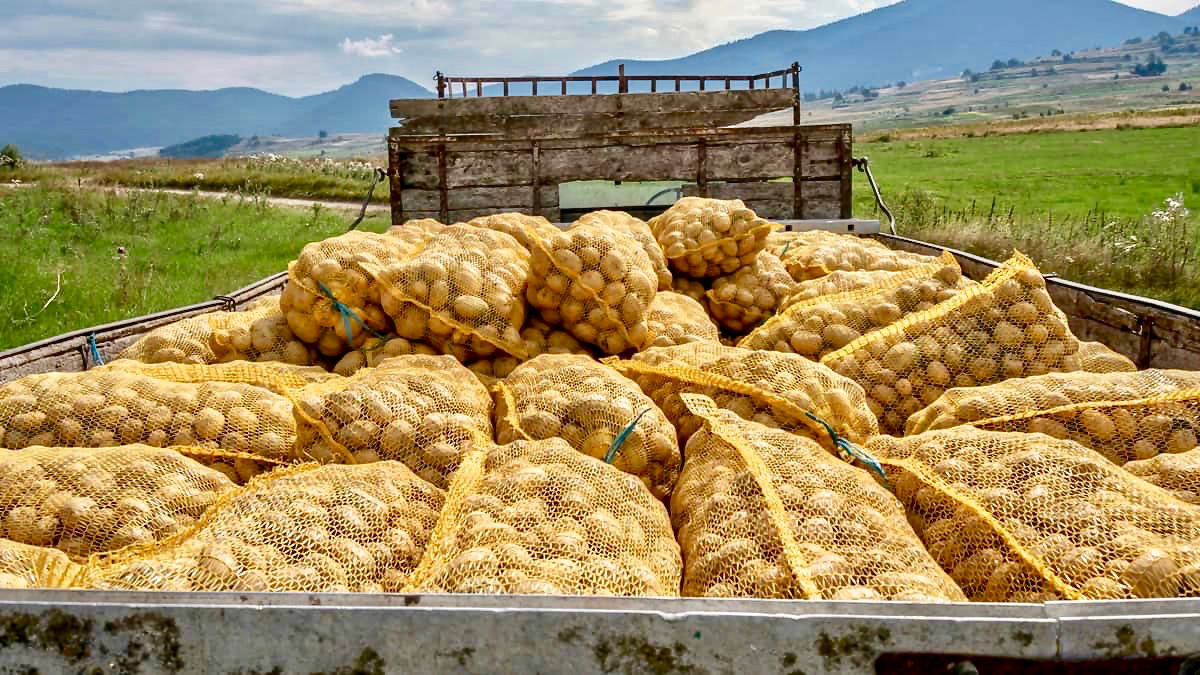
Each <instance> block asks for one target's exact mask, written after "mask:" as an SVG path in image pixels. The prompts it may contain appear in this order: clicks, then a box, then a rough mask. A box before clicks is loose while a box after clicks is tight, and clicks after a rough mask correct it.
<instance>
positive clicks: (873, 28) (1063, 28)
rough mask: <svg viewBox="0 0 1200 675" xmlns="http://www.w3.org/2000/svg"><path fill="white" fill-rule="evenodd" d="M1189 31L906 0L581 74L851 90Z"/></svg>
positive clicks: (1139, 19) (1135, 15)
mask: <svg viewBox="0 0 1200 675" xmlns="http://www.w3.org/2000/svg"><path fill="white" fill-rule="evenodd" d="M1192 11H1195V10H1192ZM1185 25H1187V23H1186V22H1185V21H1184V20H1182V19H1180V18H1178V17H1169V16H1166V15H1163V14H1157V13H1155V12H1148V11H1145V10H1140V9H1135V8H1133V7H1129V6H1127V5H1123V4H1120V3H1117V2H1112V1H1111V0H1053V1H1052V2H1046V1H1045V0H905V1H904V2H900V3H897V4H894V5H889V6H887V7H882V8H880V9H876V10H874V11H871V12H867V13H865V14H861V15H858V16H855V17H851V18H848V19H843V20H841V21H837V22H834V23H830V24H826V25H824V26H820V27H818V28H813V29H811V30H805V31H787V30H776V31H769V32H766V33H760V34H758V35H755V36H753V37H750V38H746V39H743V40H738V41H735V42H731V43H728V44H724V45H720V46H718V47H713V48H711V49H706V50H704V51H701V52H697V53H695V54H691V55H689V56H685V57H682V58H678V59H670V60H663V61H629V60H621V61H617V60H614V61H608V62H605V63H601V64H598V65H596V66H592V67H590V68H586V69H584V70H581V71H579V72H578V73H575V74H579V75H600V74H605V75H611V74H614V73H615V72H616V70H617V64H618V63H624V64H625V72H626V73H627V74H630V75H632V74H647V75H649V74H681V75H698V74H726V73H729V74H749V73H760V72H767V71H772V70H777V69H780V68H785V67H787V66H788V64H790V63H792V62H793V61H797V62H799V63H800V65H801V66H803V68H804V72H803V73H802V74H801V76H800V88H801V89H803V90H805V91H816V90H819V89H844V88H847V87H851V86H853V85H869V86H874V85H882V84H886V83H889V82H895V81H898V80H905V81H914V80H923V79H937V78H944V77H952V76H957V75H958V74H960V73H961V72H962V71H963V69H965V68H970V69H973V70H987V68H988V66H990V65H991V63H992V61H994V60H995V59H1000V58H1003V59H1005V60H1007V59H1009V58H1013V57H1015V58H1019V59H1027V58H1031V57H1034V56H1039V55H1048V54H1049V53H1050V52H1051V51H1052V50H1055V49H1058V50H1061V51H1063V52H1070V51H1072V50H1076V49H1083V48H1089V47H1095V46H1100V45H1116V44H1120V43H1121V42H1123V41H1124V40H1126V39H1127V38H1130V37H1134V36H1142V37H1146V36H1150V35H1154V34H1156V33H1158V32H1159V31H1163V30H1166V31H1170V32H1172V33H1178V32H1182V30H1183V27H1184V26H1185Z"/></svg>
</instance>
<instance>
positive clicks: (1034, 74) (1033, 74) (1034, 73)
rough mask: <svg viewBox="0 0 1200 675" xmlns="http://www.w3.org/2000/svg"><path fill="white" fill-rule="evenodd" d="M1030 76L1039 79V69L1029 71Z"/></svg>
mask: <svg viewBox="0 0 1200 675" xmlns="http://www.w3.org/2000/svg"><path fill="white" fill-rule="evenodd" d="M1029 76H1030V77H1037V76H1038V69H1037V68H1031V69H1030V70H1029Z"/></svg>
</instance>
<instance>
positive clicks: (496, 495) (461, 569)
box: [412, 438, 682, 597]
mask: <svg viewBox="0 0 1200 675" xmlns="http://www.w3.org/2000/svg"><path fill="white" fill-rule="evenodd" d="M681 567H682V563H681V561H680V557H679V544H677V543H676V542H675V536H674V534H673V533H672V531H671V521H670V517H669V516H668V515H667V509H666V507H665V506H663V504H662V502H660V501H658V499H656V498H655V497H654V496H653V495H651V494H650V491H649V490H647V489H646V486H645V485H643V484H642V482H641V481H639V480H638V479H637V478H635V477H633V476H631V475H629V474H627V473H625V472H623V471H620V470H618V469H617V468H615V467H613V466H610V465H608V464H605V463H604V462H603V461H601V460H598V459H594V458H592V457H587V456H585V455H582V454H580V453H579V452H577V451H576V450H575V449H574V448H572V447H571V446H570V445H569V444H568V443H567V442H566V441H564V440H562V439H560V438H554V439H549V440H544V441H516V442H514V443H511V444H509V445H502V446H494V445H486V444H483V445H480V446H479V447H477V448H476V449H474V450H472V451H471V452H470V453H469V454H468V456H467V459H466V460H464V462H463V466H462V468H461V469H459V471H458V473H456V474H455V475H454V481H453V483H452V484H451V486H450V489H449V494H448V496H447V498H446V506H445V509H444V510H443V511H442V517H441V519H440V520H439V521H438V524H437V527H436V528H435V529H434V533H433V536H432V537H431V539H430V541H429V544H428V546H427V547H426V549H425V558H424V559H423V560H422V561H421V565H420V566H419V567H418V568H417V571H416V572H414V573H413V582H412V585H413V586H414V588H415V589H417V590H420V591H425V592H436V593H443V592H444V593H517V594H538V595H623V596H635V595H636V596H653V597H669V596H678V595H679V581H680V573H681Z"/></svg>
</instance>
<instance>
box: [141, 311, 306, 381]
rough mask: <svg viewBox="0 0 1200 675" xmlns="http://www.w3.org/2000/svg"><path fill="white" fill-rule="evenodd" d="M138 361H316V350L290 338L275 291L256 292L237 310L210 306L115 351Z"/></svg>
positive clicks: (303, 363) (303, 362)
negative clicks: (214, 309) (251, 300)
mask: <svg viewBox="0 0 1200 675" xmlns="http://www.w3.org/2000/svg"><path fill="white" fill-rule="evenodd" d="M117 358H121V359H133V360H136V361H142V362H144V363H223V362H225V361H283V362H285V363H293V364H297V365H304V366H306V365H310V364H313V363H316V359H317V353H316V350H314V349H312V348H311V347H309V346H308V345H306V344H304V343H303V342H301V341H299V340H297V339H296V336H295V335H293V334H292V330H291V329H290V328H288V325H287V321H286V320H285V319H284V316H283V312H281V311H280V309H279V296H278V295H271V296H267V297H264V298H259V299H258V300H257V301H255V302H254V303H253V304H251V305H250V306H249V307H247V308H246V309H245V310H242V311H240V312H210V313H208V314H201V315H199V316H193V317H190V318H187V319H181V320H179V321H176V322H175V323H171V324H168V325H166V326H163V327H161V328H155V329H154V330H152V331H150V332H149V333H147V334H145V335H143V336H142V337H140V338H138V340H137V342H134V343H133V344H132V345H130V346H128V347H126V348H125V349H124V351H122V352H121V354H120V355H119V356H118V357H117Z"/></svg>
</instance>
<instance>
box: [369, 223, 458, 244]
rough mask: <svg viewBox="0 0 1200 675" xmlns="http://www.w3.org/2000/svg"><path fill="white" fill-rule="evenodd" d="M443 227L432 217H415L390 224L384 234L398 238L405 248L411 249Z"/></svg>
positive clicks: (423, 242) (443, 226)
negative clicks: (398, 223)
mask: <svg viewBox="0 0 1200 675" xmlns="http://www.w3.org/2000/svg"><path fill="white" fill-rule="evenodd" d="M445 227H446V226H445V225H443V224H442V223H440V222H438V221H437V220H435V219H433V218H417V219H415V220H407V221H405V222H404V223H401V224H400V225H392V226H391V227H389V228H388V229H387V232H385V233H384V234H386V235H388V236H389V237H395V238H396V239H398V240H399V241H400V242H401V245H402V246H403V247H404V248H405V250H411V249H413V248H416V247H418V246H422V245H424V244H425V242H426V241H428V240H429V238H430V237H431V236H432V235H434V234H437V233H438V232H441V231H442V230H443V229H444V228H445Z"/></svg>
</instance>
